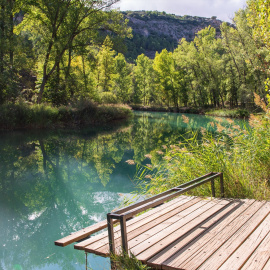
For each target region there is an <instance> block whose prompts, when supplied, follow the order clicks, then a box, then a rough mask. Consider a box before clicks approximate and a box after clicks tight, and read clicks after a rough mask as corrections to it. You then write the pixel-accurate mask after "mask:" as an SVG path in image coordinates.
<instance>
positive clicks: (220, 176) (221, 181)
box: [219, 173, 225, 198]
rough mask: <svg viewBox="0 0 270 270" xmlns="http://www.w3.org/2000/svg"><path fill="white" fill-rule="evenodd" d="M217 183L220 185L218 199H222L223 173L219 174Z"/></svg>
mask: <svg viewBox="0 0 270 270" xmlns="http://www.w3.org/2000/svg"><path fill="white" fill-rule="evenodd" d="M219 183H220V197H221V198H224V196H225V194H224V181H223V173H220V174H219Z"/></svg>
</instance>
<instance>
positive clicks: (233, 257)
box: [200, 204, 270, 269]
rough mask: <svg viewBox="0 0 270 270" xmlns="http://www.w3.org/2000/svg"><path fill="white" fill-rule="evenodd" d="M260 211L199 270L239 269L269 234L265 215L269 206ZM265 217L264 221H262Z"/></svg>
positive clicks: (269, 218)
mask: <svg viewBox="0 0 270 270" xmlns="http://www.w3.org/2000/svg"><path fill="white" fill-rule="evenodd" d="M260 210H261V211H259V212H257V213H256V214H257V215H256V214H255V215H254V216H253V218H252V220H249V221H247V223H245V224H244V225H243V226H242V227H241V228H240V229H239V230H238V231H237V232H236V233H235V234H234V235H232V236H231V237H230V238H229V239H228V240H227V241H226V242H225V243H224V245H222V246H221V247H220V248H219V249H218V250H217V251H216V252H215V253H214V254H213V255H212V256H211V257H210V258H209V259H208V260H207V261H206V262H205V263H204V264H203V265H202V266H201V267H200V269H209V265H211V267H213V269H218V268H220V269H230V266H231V265H234V266H235V268H239V267H240V266H241V265H242V264H243V263H244V262H245V260H247V259H248V258H249V256H250V255H251V254H252V253H253V251H254V250H255V249H256V248H257V246H258V245H259V243H260V242H261V241H262V240H263V238H264V237H265V236H266V235H267V233H268V232H269V226H270V216H268V217H267V215H268V213H269V211H270V205H269V204H266V205H264V206H263V207H262V208H261V209H260ZM255 217H256V218H255ZM265 217H266V219H264V218H265ZM239 258H240V259H239ZM226 260H227V261H226ZM238 265H239V267H238Z"/></svg>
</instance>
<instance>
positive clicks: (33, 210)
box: [0, 112, 241, 270]
mask: <svg viewBox="0 0 270 270" xmlns="http://www.w3.org/2000/svg"><path fill="white" fill-rule="evenodd" d="M186 117H188V122H189V123H187V120H185V119H184V120H183V118H182V115H180V114H173V113H143V112H136V113H135V116H134V119H133V120H132V121H130V122H129V123H126V124H125V125H122V126H120V127H119V126H117V125H116V124H115V125H114V126H106V127H104V128H99V129H91V128H88V129H84V130H77V131H74V130H73V131H67V130H65V131H31V132H26V131H14V132H2V133H0V269H4V270H10V269H11V270H13V269H14V270H21V269H27V270H30V269H44V270H45V269H66V270H68V269H85V254H84V252H82V251H78V250H74V248H73V245H71V246H69V247H65V248H61V247H56V246H55V245H54V241H55V240H57V239H59V238H62V237H63V236H66V235H68V234H69V233H71V232H74V231H76V230H79V229H81V228H83V227H86V226H90V225H92V224H94V223H96V222H98V221H101V220H103V219H105V217H106V213H108V212H110V211H111V210H112V209H114V208H116V207H118V206H119V205H121V203H122V202H123V199H124V197H125V195H127V196H131V195H130V193H131V192H134V191H136V182H135V181H134V180H133V179H134V175H135V173H136V166H134V165H129V164H128V163H127V162H126V161H127V160H135V162H137V163H149V162H150V160H148V159H147V158H145V155H146V154H148V153H150V152H151V151H154V150H159V149H160V148H161V147H162V145H164V144H166V145H167V144H171V143H176V142H179V140H181V137H182V136H183V134H191V133H192V131H193V132H194V131H196V130H198V129H200V127H204V128H206V129H208V130H212V131H214V129H213V128H212V124H211V122H214V121H215V120H214V119H213V118H212V117H204V116H200V115H186ZM186 119H187V118H186ZM224 121H225V123H226V120H224ZM239 123H240V124H241V121H240V122H239ZM187 132H188V133H187ZM185 136H189V135H185ZM190 136H191V135H190ZM88 267H89V268H92V269H94V270H102V269H109V260H108V259H106V258H101V257H98V256H94V255H91V254H89V255H88Z"/></svg>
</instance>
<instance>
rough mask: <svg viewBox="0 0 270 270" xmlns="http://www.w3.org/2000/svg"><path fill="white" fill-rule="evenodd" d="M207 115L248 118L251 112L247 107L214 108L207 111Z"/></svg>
mask: <svg viewBox="0 0 270 270" xmlns="http://www.w3.org/2000/svg"><path fill="white" fill-rule="evenodd" d="M205 114H206V115H214V116H219V117H231V118H248V117H249V115H250V113H249V111H248V110H246V109H240V108H238V109H218V110H217V109H214V110H210V111H207V112H205Z"/></svg>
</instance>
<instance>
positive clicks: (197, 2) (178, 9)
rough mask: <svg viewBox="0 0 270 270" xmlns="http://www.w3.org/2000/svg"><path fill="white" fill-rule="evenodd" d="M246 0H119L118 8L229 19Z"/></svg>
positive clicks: (242, 6) (243, 5)
mask: <svg viewBox="0 0 270 270" xmlns="http://www.w3.org/2000/svg"><path fill="white" fill-rule="evenodd" d="M245 3H246V0H188V1H187V0H120V2H119V3H118V4H117V6H118V7H120V10H122V11H124V10H158V11H165V12H167V13H172V14H176V15H181V16H183V15H191V16H200V17H208V18H209V17H212V16H217V17H218V18H219V19H221V20H224V21H230V19H231V18H232V17H233V16H234V12H235V11H237V10H238V9H239V8H244V7H245Z"/></svg>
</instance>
